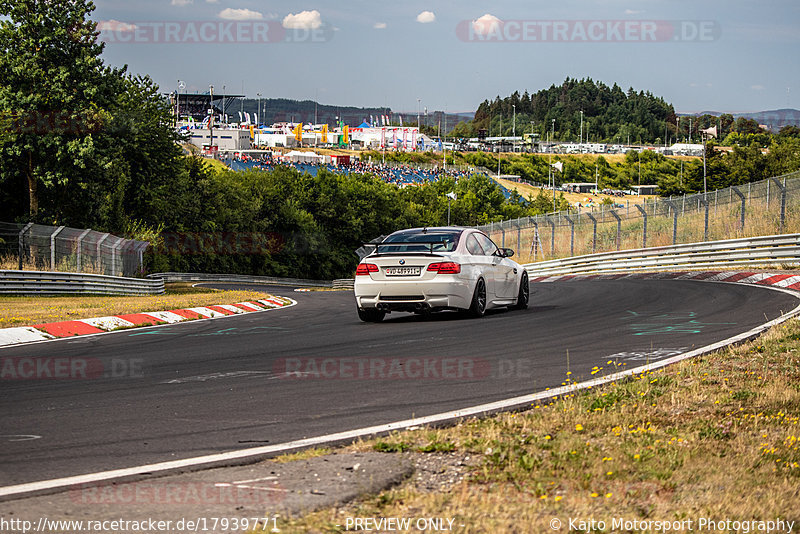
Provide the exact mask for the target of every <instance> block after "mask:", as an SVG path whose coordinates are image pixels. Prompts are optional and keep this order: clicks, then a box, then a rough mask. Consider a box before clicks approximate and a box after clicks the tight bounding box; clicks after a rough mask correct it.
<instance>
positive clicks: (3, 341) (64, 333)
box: [0, 297, 297, 347]
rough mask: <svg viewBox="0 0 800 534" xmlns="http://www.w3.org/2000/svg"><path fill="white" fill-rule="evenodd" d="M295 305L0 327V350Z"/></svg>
mask: <svg viewBox="0 0 800 534" xmlns="http://www.w3.org/2000/svg"><path fill="white" fill-rule="evenodd" d="M295 304H297V301H295V300H293V299H290V298H287V297H272V298H268V299H261V300H252V301H246V302H237V303H236V304H218V305H211V306H199V307H196V308H181V309H176V310H164V311H153V312H141V313H127V314H122V315H110V316H107V317H92V318H90V319H75V320H73V321H60V322H57V323H44V324H36V325H33V326H18V327H13V328H0V347H3V346H6V345H17V344H19V343H30V342H35V341H47V340H51V339H58V338H65V337H74V336H85V335H90V334H102V333H105V332H111V331H114V330H118V329H120V328H135V327H139V326H157V325H162V324H172V323H180V322H183V321H192V320H196V319H215V318H218V317H229V316H231V315H237V314H242V313H252V312H261V311H269V310H276V309H280V308H288V307H291V306H294V305H295Z"/></svg>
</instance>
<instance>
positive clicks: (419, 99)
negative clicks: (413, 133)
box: [417, 98, 422, 130]
mask: <svg viewBox="0 0 800 534" xmlns="http://www.w3.org/2000/svg"><path fill="white" fill-rule="evenodd" d="M421 102H422V99H421V98H418V99H417V130H419V129H420V128H419V127H420V124H419V105H420V103H421Z"/></svg>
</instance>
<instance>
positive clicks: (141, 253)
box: [136, 241, 150, 271]
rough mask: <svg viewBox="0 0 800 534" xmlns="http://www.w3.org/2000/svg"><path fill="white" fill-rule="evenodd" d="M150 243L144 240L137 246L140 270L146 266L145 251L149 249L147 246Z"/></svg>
mask: <svg viewBox="0 0 800 534" xmlns="http://www.w3.org/2000/svg"><path fill="white" fill-rule="evenodd" d="M149 245H150V243H148V242H147V241H142V242H141V243H140V244H139V246H138V247H137V250H136V252H137V253H138V257H139V271H141V270H142V269H143V268H144V251H145V250H147V247H148V246H149Z"/></svg>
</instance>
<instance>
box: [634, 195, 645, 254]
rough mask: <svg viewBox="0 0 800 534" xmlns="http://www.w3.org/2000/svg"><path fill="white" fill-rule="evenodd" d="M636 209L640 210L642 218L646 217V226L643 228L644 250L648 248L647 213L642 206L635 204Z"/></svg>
mask: <svg viewBox="0 0 800 534" xmlns="http://www.w3.org/2000/svg"><path fill="white" fill-rule="evenodd" d="M634 206H636V209H638V210H639V211H640V212H641V214H642V217H644V225H643V226H642V248H647V211H645V209H644V208H642V206H641V205H640V204H634Z"/></svg>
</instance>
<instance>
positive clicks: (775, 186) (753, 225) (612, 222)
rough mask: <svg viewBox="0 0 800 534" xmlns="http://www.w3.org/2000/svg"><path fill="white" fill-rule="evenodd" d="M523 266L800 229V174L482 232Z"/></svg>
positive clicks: (566, 213)
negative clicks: (581, 256)
mask: <svg viewBox="0 0 800 534" xmlns="http://www.w3.org/2000/svg"><path fill="white" fill-rule="evenodd" d="M480 229H481V230H483V231H484V232H487V233H488V234H489V235H490V236H491V237H492V239H493V240H494V241H495V242H496V243H498V244H502V246H505V247H511V248H514V249H515V250H516V252H517V256H518V260H519V261H521V262H532V261H542V260H549V259H555V258H564V257H568V256H577V255H583V254H592V253H596V252H609V251H614V250H626V249H635V248H645V247H657V246H665V245H672V244H678V243H695V242H701V241H712V240H720V239H733V238H739V237H753V236H760V235H772V234H783V233H797V232H800V172H794V173H791V174H786V175H783V176H778V177H775V178H770V179H768V180H762V181H760V182H753V183H749V184H744V185H740V186H736V187H729V188H727V189H720V190H716V191H711V192H708V193H699V194H695V195H684V196H674V197H670V198H657V199H653V200H649V201H648V200H647V199H642V203H640V204H636V203H632V202H626V203H625V204H617V205H616V206H610V205H609V206H602V205H601V206H599V207H594V208H591V209H587V208H584V209H583V210H582V211H563V212H558V213H551V214H547V215H539V216H536V217H524V218H521V219H514V220H509V221H503V222H499V223H492V224H488V225H485V226H481V227H480Z"/></svg>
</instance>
